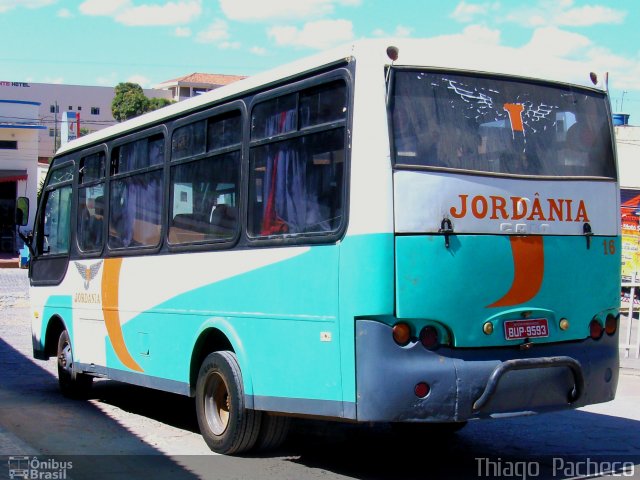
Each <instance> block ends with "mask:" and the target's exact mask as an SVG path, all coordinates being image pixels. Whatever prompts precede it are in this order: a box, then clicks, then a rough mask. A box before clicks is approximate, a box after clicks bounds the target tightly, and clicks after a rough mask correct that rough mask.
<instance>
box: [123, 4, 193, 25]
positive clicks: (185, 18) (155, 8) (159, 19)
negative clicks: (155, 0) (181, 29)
mask: <svg viewBox="0 0 640 480" xmlns="http://www.w3.org/2000/svg"><path fill="white" fill-rule="evenodd" d="M201 13H202V6H201V5H200V0H193V1H183V2H167V3H165V4H164V5H140V6H136V7H130V8H127V9H125V10H124V11H122V12H121V13H118V14H117V15H116V17H115V19H116V21H117V22H120V23H122V24H124V25H128V26H152V25H184V24H185V23H189V22H191V21H192V20H193V19H195V18H196V17H198V16H199V15H200V14H201Z"/></svg>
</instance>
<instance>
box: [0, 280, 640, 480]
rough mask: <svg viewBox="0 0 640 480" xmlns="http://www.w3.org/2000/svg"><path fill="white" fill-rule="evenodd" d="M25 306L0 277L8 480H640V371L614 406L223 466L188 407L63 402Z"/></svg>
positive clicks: (300, 444)
mask: <svg viewBox="0 0 640 480" xmlns="http://www.w3.org/2000/svg"><path fill="white" fill-rule="evenodd" d="M27 306H28V296H27V293H26V272H24V271H21V270H11V271H0V479H2V478H9V473H10V472H9V469H10V468H14V469H15V467H16V466H18V467H20V468H25V465H28V467H26V468H27V469H30V470H34V471H36V472H40V473H41V474H54V473H57V474H59V477H57V478H66V479H69V478H74V479H82V478H92V479H101V478H104V479H112V478H133V479H136V478H145V479H147V478H154V479H155V478H157V479H164V478H171V479H180V478H216V479H254V478H255V479H258V478H273V479H279V480H280V479H296V480H298V479H323V480H329V479H345V478H363V479H365V478H366V479H400V478H403V479H404V478H406V479H418V478H419V479H426V478H564V479H568V478H585V476H586V474H593V473H596V474H604V476H605V477H606V476H612V478H613V476H615V477H616V478H617V476H619V475H624V476H625V477H626V478H637V479H640V371H632V370H623V371H622V375H621V377H620V383H619V387H618V396H617V398H616V400H615V401H613V402H609V403H607V404H602V405H595V406H591V407H588V408H584V409H580V410H576V411H564V412H557V413H551V414H546V415H539V416H531V417H516V418H505V419H500V420H493V421H480V422H473V423H470V424H469V425H468V426H467V427H466V428H465V429H464V430H462V431H461V432H459V433H458V434H456V435H453V436H450V437H446V438H443V437H441V436H435V435H432V434H429V433H426V432H423V433H421V434H418V435H416V436H413V437H407V436H404V435H400V434H398V433H396V432H392V431H391V430H390V429H389V427H388V426H385V425H348V424H337V423H325V422H317V421H298V422H296V423H295V424H294V427H293V431H292V433H291V435H290V437H289V439H288V441H287V442H286V443H285V445H284V446H283V447H282V448H281V449H280V450H277V451H275V452H273V453H271V454H269V455H264V456H245V457H226V456H221V455H215V454H213V453H211V452H210V451H209V450H208V448H207V446H206V445H205V443H204V441H203V440H202V438H201V437H200V435H199V433H198V427H197V422H196V418H195V411H194V406H193V401H192V400H191V399H188V398H185V397H181V396H178V395H172V394H167V393H163V392H156V391H152V390H146V389H143V388H140V387H135V386H130V385H125V384H121V383H117V382H113V381H97V382H95V385H94V389H93V393H92V397H91V399H90V400H88V401H73V400H69V399H66V398H64V397H62V396H61V395H60V394H59V392H58V389H57V379H56V376H55V363H54V361H53V360H50V361H49V362H40V361H37V360H33V359H32V358H31V336H30V335H31V334H30V318H29V313H28V310H27ZM67 462H70V463H67ZM613 462H618V463H615V464H614V463H613ZM33 467H35V468H33ZM614 471H615V472H617V475H611V473H612V472H614ZM5 472H6V477H4V476H3V475H5ZM14 473H15V472H14ZM629 474H630V475H631V476H629ZM63 475H64V476H63ZM42 478H45V477H44V476H43V477H42ZM50 478H51V477H50ZM53 478H56V477H53Z"/></svg>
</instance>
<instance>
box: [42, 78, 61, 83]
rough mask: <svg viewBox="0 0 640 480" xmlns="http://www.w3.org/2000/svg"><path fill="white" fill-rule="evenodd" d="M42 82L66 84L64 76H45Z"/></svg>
mask: <svg viewBox="0 0 640 480" xmlns="http://www.w3.org/2000/svg"><path fill="white" fill-rule="evenodd" d="M42 83H53V84H56V85H62V84H64V77H45V78H44V79H43V80H42Z"/></svg>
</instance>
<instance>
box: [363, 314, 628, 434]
mask: <svg viewBox="0 0 640 480" xmlns="http://www.w3.org/2000/svg"><path fill="white" fill-rule="evenodd" d="M618 366H619V360H618V336H617V334H616V335H612V336H607V335H606V334H605V335H604V336H603V338H601V339H600V340H597V341H596V340H592V339H585V340H582V341H576V342H565V343H560V344H558V343H556V344H535V345H533V346H532V347H531V348H529V349H526V350H521V349H519V348H517V347H503V348H477V349H460V348H444V347H441V348H439V349H438V350H436V351H430V350H427V349H425V348H424V347H423V346H422V345H421V344H420V343H415V344H410V345H408V346H406V347H400V346H398V345H397V344H396V343H395V342H394V341H393V338H392V334H391V327H389V326H388V325H386V324H383V323H380V322H377V321H373V320H358V321H357V322H356V380H357V407H356V408H357V419H358V420H359V421H384V422H456V421H465V420H470V419H473V418H485V417H491V416H500V415H504V414H526V413H531V412H544V411H552V410H561V409H565V408H576V407H580V406H584V405H589V404H593V403H601V402H607V401H609V400H613V398H614V397H615V391H616V387H617V383H618ZM420 383H426V384H427V385H428V386H429V393H428V394H427V395H426V396H424V397H422V398H421V397H419V396H418V395H416V391H419V389H416V386H417V385H418V384H420ZM420 393H421V392H420Z"/></svg>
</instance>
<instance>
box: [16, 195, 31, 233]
mask: <svg viewBox="0 0 640 480" xmlns="http://www.w3.org/2000/svg"><path fill="white" fill-rule="evenodd" d="M28 222H29V199H28V198H27V197H18V199H17V200H16V218H15V223H16V225H17V226H19V227H24V226H25V225H26V224H27V223H28Z"/></svg>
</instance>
